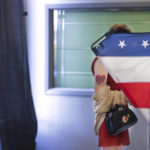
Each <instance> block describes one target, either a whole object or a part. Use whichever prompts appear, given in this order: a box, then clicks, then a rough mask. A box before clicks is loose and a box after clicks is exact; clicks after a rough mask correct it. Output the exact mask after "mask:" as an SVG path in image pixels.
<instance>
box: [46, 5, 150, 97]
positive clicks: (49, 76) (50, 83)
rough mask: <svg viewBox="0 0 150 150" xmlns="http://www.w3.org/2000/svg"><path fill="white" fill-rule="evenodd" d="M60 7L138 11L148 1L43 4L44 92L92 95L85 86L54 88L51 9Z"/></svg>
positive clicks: (91, 91) (148, 6) (145, 6)
mask: <svg viewBox="0 0 150 150" xmlns="http://www.w3.org/2000/svg"><path fill="white" fill-rule="evenodd" d="M57 9H58V10H60V9H63V10H65V9H67V10H69V9H70V10H73V9H74V10H78V11H85V10H90V11H140V10H150V2H146V3H141V2H138V3H137V2H128V3H127V2H126V3H112V2H111V3H75V4H46V5H45V16H46V18H45V20H46V22H45V24H46V27H45V39H46V43H45V47H46V53H45V55H46V56H45V58H46V59H45V64H46V65H45V66H46V68H45V70H46V71H45V92H46V94H48V95H49V94H50V95H66V96H92V95H93V92H94V89H85V88H56V87H54V76H53V72H54V45H53V40H54V39H53V38H54V32H53V11H54V10H57Z"/></svg>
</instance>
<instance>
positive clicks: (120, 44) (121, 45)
mask: <svg viewBox="0 0 150 150" xmlns="http://www.w3.org/2000/svg"><path fill="white" fill-rule="evenodd" d="M118 46H120V47H121V48H123V47H124V46H126V44H125V41H120V43H119V44H118Z"/></svg>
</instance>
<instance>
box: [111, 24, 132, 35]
mask: <svg viewBox="0 0 150 150" xmlns="http://www.w3.org/2000/svg"><path fill="white" fill-rule="evenodd" d="M108 33H109V34H113V33H131V30H130V29H129V28H128V26H127V25H125V24H115V25H113V26H112V27H111V28H110V29H109V31H108Z"/></svg>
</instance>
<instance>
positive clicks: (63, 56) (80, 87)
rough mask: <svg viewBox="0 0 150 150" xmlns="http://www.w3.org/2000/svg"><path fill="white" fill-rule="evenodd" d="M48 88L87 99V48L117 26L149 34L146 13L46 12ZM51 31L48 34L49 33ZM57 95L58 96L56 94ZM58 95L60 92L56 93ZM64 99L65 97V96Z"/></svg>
mask: <svg viewBox="0 0 150 150" xmlns="http://www.w3.org/2000/svg"><path fill="white" fill-rule="evenodd" d="M49 14H50V24H49V25H50V37H51V38H50V44H51V48H50V58H51V61H50V63H49V68H51V69H50V70H51V71H50V74H49V81H50V82H49V88H52V89H53V88H55V89H57V90H58V89H59V91H61V90H62V89H63V93H64V91H67V90H71V91H76V92H75V95H78V94H77V93H78V92H79V91H80V95H82V93H83V92H86V93H88V94H83V95H89V93H90V95H91V92H92V90H91V89H93V87H94V80H93V75H92V73H91V63H92V60H93V59H94V57H95V56H94V54H93V52H92V51H91V50H90V45H91V44H92V42H94V41H95V40H96V39H97V38H99V37H100V36H101V35H103V34H104V33H105V32H107V31H108V29H109V28H110V27H111V26H112V25H114V24H117V23H124V24H127V25H128V26H129V27H130V29H131V30H132V31H133V32H150V29H149V26H150V22H149V20H150V11H148V10H147V11H142V10H138V11H133V10H122V9H121V10H120V9H111V10H110V9H108V10H94V11H93V9H85V8H84V9H81V8H80V9H66V8H64V9H63V8H61V9H59V8H57V9H53V10H51V11H50V13H49ZM51 30H52V31H51ZM57 93H58V92H57ZM59 93H60V92H59ZM67 95H68V94H67Z"/></svg>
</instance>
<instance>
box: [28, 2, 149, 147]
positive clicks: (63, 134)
mask: <svg viewBox="0 0 150 150" xmlns="http://www.w3.org/2000/svg"><path fill="white" fill-rule="evenodd" d="M84 2H88V3H90V2H95V3H96V2H123V1H122V0H94V1H91V0H82V3H84ZM125 2H141V0H126V1H125ZM142 2H150V1H149V0H142ZM52 3H62V0H26V4H27V11H28V17H27V35H28V37H27V42H28V51H29V67H30V77H31V85H32V93H33V98H34V103H35V108H36V114H37V119H38V135H37V139H36V141H37V149H38V150H60V149H61V150H96V149H97V137H96V136H95V135H94V132H93V121H94V113H93V111H92V99H91V98H90V97H71V96H68V97H67V96H48V95H46V94H45V76H46V74H45V72H46V70H45V69H46V67H45V66H46V64H47V63H46V61H45V60H46V59H45V58H46V52H45V50H46V49H47V46H46V45H45V43H46V42H45V41H46V34H47V33H46V31H45V27H46V24H45V22H46V20H45V4H52ZM63 3H81V0H63ZM137 126H139V127H144V129H143V130H144V134H147V129H145V128H146V125H145V123H143V124H141V123H140V124H138V125H137ZM137 133H138V132H137ZM139 136H140V135H139ZM146 136H148V135H146ZM146 136H143V137H144V138H143V137H142V138H141V139H140V138H139V140H141V142H140V145H141V147H142V149H144V150H147V146H148V144H147V143H146V142H145V139H146V138H147V137H146ZM131 137H133V135H131ZM136 138H137V137H136ZM136 138H135V137H134V138H132V139H136ZM139 140H138V141H139ZM132 141H133V140H132ZM132 141H131V142H132ZM133 142H137V141H133ZM138 143H139V142H138ZM132 144H133V147H134V148H136V150H141V147H140V148H137V147H136V145H135V143H132ZM133 147H132V148H133ZM132 148H128V150H129V149H130V150H131V149H132ZM132 150H133V149H132Z"/></svg>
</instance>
